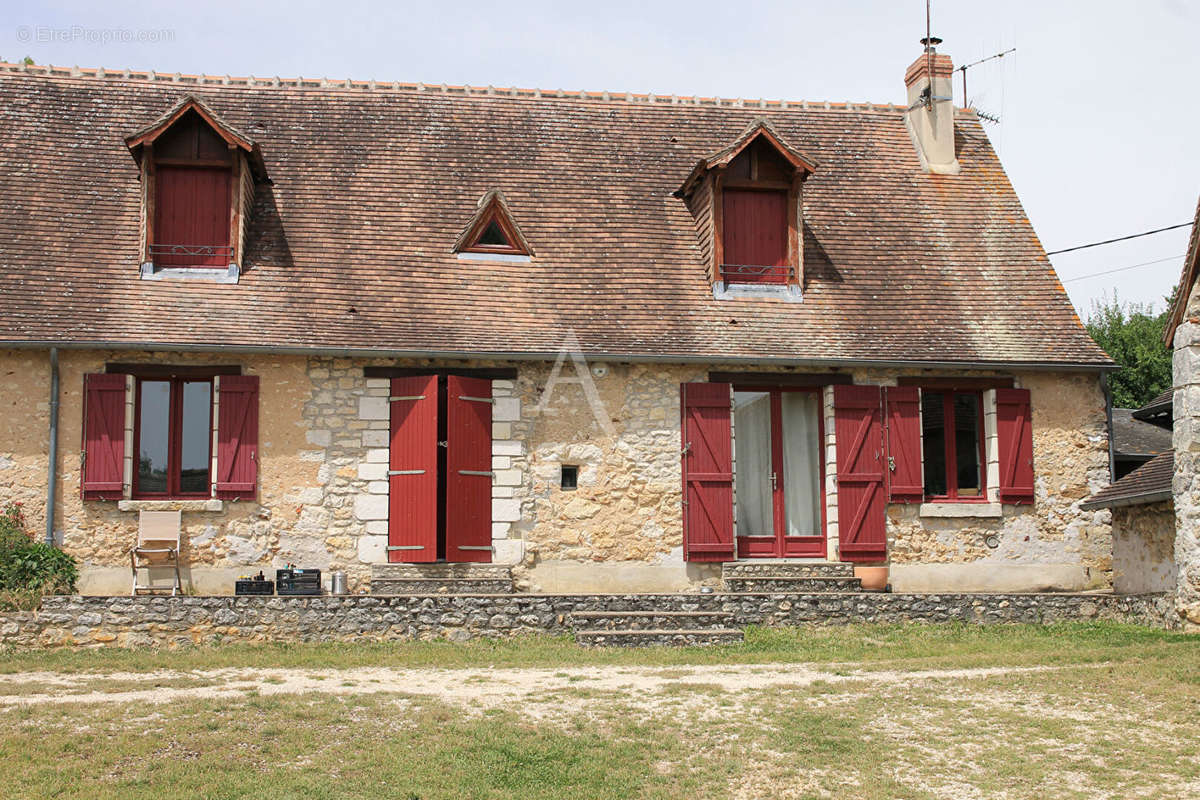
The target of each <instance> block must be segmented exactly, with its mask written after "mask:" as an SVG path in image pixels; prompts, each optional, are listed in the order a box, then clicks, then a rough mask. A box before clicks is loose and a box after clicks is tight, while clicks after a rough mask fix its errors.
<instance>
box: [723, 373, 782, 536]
mask: <svg viewBox="0 0 1200 800" xmlns="http://www.w3.org/2000/svg"><path fill="white" fill-rule="evenodd" d="M733 405H734V411H733V436H734V458H735V459H736V463H735V464H734V472H733V482H734V489H735V490H736V491H737V530H738V535H739V536H771V535H774V533H775V514H774V510H773V508H774V507H773V505H772V503H771V395H770V394H769V393H768V392H734V393H733Z"/></svg>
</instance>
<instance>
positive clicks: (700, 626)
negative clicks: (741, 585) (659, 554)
mask: <svg viewBox="0 0 1200 800" xmlns="http://www.w3.org/2000/svg"><path fill="white" fill-rule="evenodd" d="M732 617H733V614H732V613H730V612H728V611H576V612H574V613H572V614H571V618H570V623H571V627H572V628H573V629H575V630H577V631H578V630H587V631H592V632H595V631H641V630H673V631H674V630H687V631H697V630H713V629H721V628H725V627H728V625H729V623H730V620H731V619H732Z"/></svg>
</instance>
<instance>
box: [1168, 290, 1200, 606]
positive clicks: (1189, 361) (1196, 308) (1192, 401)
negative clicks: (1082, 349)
mask: <svg viewBox="0 0 1200 800" xmlns="http://www.w3.org/2000/svg"><path fill="white" fill-rule="evenodd" d="M1198 319H1200V283H1194V284H1193V285H1192V287H1191V290H1190V293H1189V294H1188V297H1187V306H1186V308H1185V310H1184V314H1183V322H1182V323H1181V324H1180V325H1179V327H1178V328H1176V329H1175V354H1174V373H1175V374H1174V381H1173V384H1174V386H1175V397H1174V413H1175V428H1174V433H1173V438H1172V444H1173V446H1174V449H1175V480H1174V484H1173V486H1172V489H1173V492H1174V500H1175V563H1176V565H1177V578H1176V580H1177V582H1176V596H1177V602H1178V606H1179V614H1180V616H1181V617H1183V619H1184V621H1185V624H1186V625H1188V626H1190V627H1193V628H1200V322H1197V321H1196V320H1198Z"/></svg>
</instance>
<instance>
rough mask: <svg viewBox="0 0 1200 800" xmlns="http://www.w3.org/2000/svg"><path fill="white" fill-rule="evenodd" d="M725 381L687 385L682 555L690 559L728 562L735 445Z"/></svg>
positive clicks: (683, 399) (682, 392)
mask: <svg viewBox="0 0 1200 800" xmlns="http://www.w3.org/2000/svg"><path fill="white" fill-rule="evenodd" d="M730 391H731V387H730V385H729V384H728V383H685V384H682V385H681V387H680V395H681V406H682V412H683V527H684V538H683V553H684V558H685V559H686V560H688V561H732V560H733V558H734V544H733V446H732V436H731V429H730V402H731V401H730Z"/></svg>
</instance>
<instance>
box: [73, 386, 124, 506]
mask: <svg viewBox="0 0 1200 800" xmlns="http://www.w3.org/2000/svg"><path fill="white" fill-rule="evenodd" d="M82 472H83V479H82V481H81V482H80V484H81V488H82V491H83V497H84V499H85V500H120V499H121V496H122V491H123V488H124V487H123V477H124V474H125V376H124V375H110V374H93V375H84V376H83V470H82Z"/></svg>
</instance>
